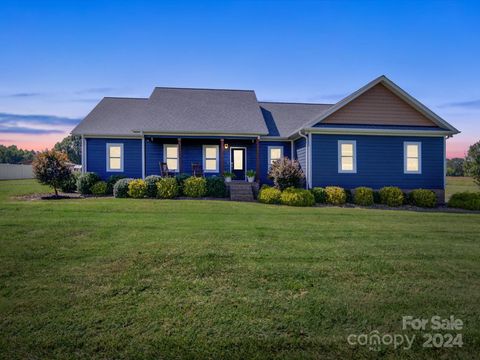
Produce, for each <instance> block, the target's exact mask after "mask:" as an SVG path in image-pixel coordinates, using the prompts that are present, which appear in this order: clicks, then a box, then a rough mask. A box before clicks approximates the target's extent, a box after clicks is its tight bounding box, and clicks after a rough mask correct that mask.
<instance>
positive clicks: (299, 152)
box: [293, 138, 307, 173]
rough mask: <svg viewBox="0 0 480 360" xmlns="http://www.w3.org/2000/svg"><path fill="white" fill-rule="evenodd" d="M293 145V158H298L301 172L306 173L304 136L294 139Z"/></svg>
mask: <svg viewBox="0 0 480 360" xmlns="http://www.w3.org/2000/svg"><path fill="white" fill-rule="evenodd" d="M293 146H294V159H296V160H298V162H299V163H300V167H301V168H302V170H303V172H304V173H306V169H307V167H306V166H307V146H306V140H305V138H300V139H297V140H295V142H294V143H293Z"/></svg>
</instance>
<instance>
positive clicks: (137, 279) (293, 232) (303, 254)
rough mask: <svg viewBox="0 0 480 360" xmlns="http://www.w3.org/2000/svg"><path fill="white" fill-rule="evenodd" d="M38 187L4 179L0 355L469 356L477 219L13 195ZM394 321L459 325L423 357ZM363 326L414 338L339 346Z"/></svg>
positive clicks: (474, 318) (475, 300) (473, 341)
mask: <svg viewBox="0 0 480 360" xmlns="http://www.w3.org/2000/svg"><path fill="white" fill-rule="evenodd" d="M455 180H457V179H455ZM465 187H466V185H465ZM46 191H48V188H45V187H42V186H40V185H38V184H37V183H35V182H34V181H33V180H18V181H0V358H3V359H125V358H128V359H132V358H135V359H172V358H179V359H180V358H182V359H183V358H186V359H207V358H209V359H223V358H226V359H271V358H275V359H290V358H294V359H350V358H362V359H364V358H375V359H376V358H387V359H394V358H395V359H396V358H403V359H430V358H436V359H473V358H478V354H479V353H480V312H479V310H480V308H479V304H480V261H479V259H480V242H479V233H480V215H479V214H454V213H434V212H412V211H391V210H372V209H359V208H335V207H332V208H327V207H323V208H318V207H317V208H293V207H284V206H268V205H262V204H258V203H236V202H230V201H201V200H199V201H188V200H185V201H183V200H147V199H145V200H134V199H112V198H103V199H94V198H92V199H83V200H80V199H79V200H61V201H39V200H35V201H32V200H18V199H14V198H12V197H13V196H15V195H22V194H23V195H25V194H31V193H40V192H46ZM405 315H410V316H414V317H418V318H431V317H432V316H435V315H439V316H441V317H443V318H446V317H449V316H450V315H454V316H455V317H456V318H460V319H461V320H462V321H463V322H464V329H463V330H462V331H461V334H462V336H463V341H464V345H463V347H461V348H439V349H432V348H423V347H422V343H423V341H424V339H423V337H422V332H419V331H413V330H406V331H404V330H402V323H401V322H402V316H405ZM375 330H377V331H378V332H380V333H381V334H407V335H409V336H413V335H415V336H416V340H415V342H414V344H413V346H412V348H411V349H410V350H402V349H401V348H399V349H396V350H394V349H393V347H392V346H384V347H382V348H381V350H380V351H378V352H377V351H372V350H369V349H368V347H367V346H351V345H349V344H348V343H347V337H348V336H349V335H350V334H357V335H359V334H369V333H371V332H372V331H375ZM436 332H438V331H436ZM441 333H445V331H441Z"/></svg>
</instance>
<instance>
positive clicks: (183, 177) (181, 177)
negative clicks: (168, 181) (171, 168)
mask: <svg viewBox="0 0 480 360" xmlns="http://www.w3.org/2000/svg"><path fill="white" fill-rule="evenodd" d="M189 177H190V175H188V174H179V175H177V176H175V179H176V180H177V184H178V195H180V196H181V195H185V194H184V193H183V184H184V182H185V180H187V179H188V178H189Z"/></svg>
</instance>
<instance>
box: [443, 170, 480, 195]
mask: <svg viewBox="0 0 480 360" xmlns="http://www.w3.org/2000/svg"><path fill="white" fill-rule="evenodd" d="M463 191H474V192H476V191H480V186H478V185H477V184H475V183H474V182H473V178H471V177H462V176H447V187H446V189H445V198H446V199H447V200H448V199H450V196H452V194H455V193H457V192H463Z"/></svg>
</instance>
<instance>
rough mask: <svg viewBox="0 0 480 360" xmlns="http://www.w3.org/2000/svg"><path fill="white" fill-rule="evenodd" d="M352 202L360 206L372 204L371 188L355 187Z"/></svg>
mask: <svg viewBox="0 0 480 360" xmlns="http://www.w3.org/2000/svg"><path fill="white" fill-rule="evenodd" d="M354 202H355V204H356V205H360V206H371V205H373V190H372V189H370V188H368V187H363V186H361V187H358V188H356V189H355V195H354Z"/></svg>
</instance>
